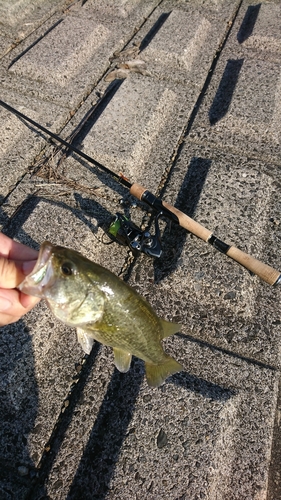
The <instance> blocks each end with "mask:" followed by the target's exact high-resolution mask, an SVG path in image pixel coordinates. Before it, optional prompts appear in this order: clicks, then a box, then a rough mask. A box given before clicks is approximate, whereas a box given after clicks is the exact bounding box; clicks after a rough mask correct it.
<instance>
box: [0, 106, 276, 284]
mask: <svg viewBox="0 0 281 500" xmlns="http://www.w3.org/2000/svg"><path fill="white" fill-rule="evenodd" d="M0 105H1V106H2V107H3V108H5V109H6V110H8V111H9V112H11V113H13V114H14V115H16V116H18V117H19V118H21V119H22V120H24V121H26V122H28V123H30V124H31V125H33V126H34V127H35V128H37V129H39V130H41V131H42V132H44V133H45V134H46V135H48V136H49V137H52V139H54V140H56V141H57V142H59V143H60V144H62V145H63V146H65V147H67V148H68V149H70V150H71V151H73V152H74V153H76V154H77V155H79V156H80V157H82V158H84V159H85V160H86V161H88V162H89V163H91V164H93V165H95V166H96V167H98V168H99V169H101V170H103V171H104V172H106V173H107V174H109V175H111V176H112V177H114V178H115V179H116V180H117V181H118V182H120V183H121V184H122V185H123V186H125V187H126V188H128V189H129V191H130V194H131V195H132V196H134V197H135V198H137V199H138V200H140V201H142V202H144V203H146V204H147V205H149V206H150V207H151V208H153V209H154V210H155V212H156V214H157V215H156V219H155V234H154V235H151V233H150V232H149V231H147V230H145V231H142V230H141V229H140V228H138V226H136V225H135V224H134V223H133V222H132V221H130V220H129V219H127V218H126V217H124V216H123V215H121V214H117V216H116V219H115V221H114V223H113V224H112V225H111V227H110V234H112V235H113V236H115V237H118V236H120V233H121V234H122V235H123V237H124V239H125V240H126V242H127V243H128V245H129V246H130V247H131V249H132V250H138V251H141V252H144V253H146V254H147V255H149V256H151V257H160V256H161V253H162V249H161V239H160V231H159V225H158V220H159V218H160V217H166V218H168V219H170V220H172V221H173V222H175V223H177V224H179V225H180V226H181V227H183V228H184V229H186V230H187V231H189V232H190V233H192V234H194V235H195V236H197V237H198V238H200V239H202V240H203V241H205V242H206V243H209V244H210V245H212V246H213V247H214V248H215V249H216V250H218V251H220V252H221V253H223V254H225V255H227V256H228V257H230V258H231V259H233V260H234V261H236V262H238V263H239V264H241V265H242V266H243V267H245V268H246V269H248V270H249V271H250V272H252V273H253V274H256V275H257V276H259V277H260V278H261V279H262V280H263V281H265V282H266V283H268V284H269V285H277V284H278V285H281V273H280V272H279V271H277V270H276V269H274V268H273V267H271V266H269V265H268V264H265V263H263V262H261V261H259V260H258V259H256V258H255V257H252V256H251V255H249V254H247V253H245V252H243V251H242V250H240V249H239V248H236V247H234V246H232V245H228V244H227V243H225V242H224V241H222V240H220V239H219V238H217V237H216V236H215V235H214V234H213V233H212V231H210V230H209V229H207V228H205V227H204V226H202V225H201V224H199V223H198V222H196V221H195V220H194V219H192V218H191V217H189V216H188V215H186V214H185V213H183V212H181V211H180V210H178V209H177V208H175V207H174V206H172V205H170V204H169V203H166V202H165V201H162V200H161V199H160V198H157V197H156V196H155V195H154V194H153V193H151V192H150V191H148V190H147V189H145V188H144V187H143V186H141V185H140V184H137V183H133V184H132V183H131V182H130V181H129V180H128V179H127V178H126V177H125V176H124V175H123V174H121V173H120V174H119V175H118V174H116V173H115V172H114V171H112V170H110V169H109V168H107V167H105V166H104V165H102V164H101V163H99V162H98V161H96V160H95V159H94V158H91V157H90V156H88V155H87V154H86V153H84V152H83V151H81V150H80V149H78V148H76V147H75V146H73V145H72V144H71V143H70V142H67V141H65V140H64V139H62V138H61V137H60V136H59V135H57V134H54V133H53V132H51V131H50V130H48V129H47V128H46V127H43V126H42V125H40V124H39V123H37V122H36V121H34V120H32V119H31V118H29V117H28V116H26V115H24V114H23V113H21V112H20V111H18V110H16V109H15V108H13V107H12V106H10V105H9V104H6V103H5V102H4V101H2V100H0ZM117 239H118V238H117Z"/></svg>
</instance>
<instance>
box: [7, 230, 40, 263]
mask: <svg viewBox="0 0 281 500" xmlns="http://www.w3.org/2000/svg"><path fill="white" fill-rule="evenodd" d="M0 255H2V256H3V257H7V258H9V259H14V260H33V259H37V256H38V252H37V250H34V249H33V248H29V247H28V246H26V245H23V244H22V243H18V242H17V241H14V240H12V239H11V238H9V237H8V236H6V235H5V234H3V233H0Z"/></svg>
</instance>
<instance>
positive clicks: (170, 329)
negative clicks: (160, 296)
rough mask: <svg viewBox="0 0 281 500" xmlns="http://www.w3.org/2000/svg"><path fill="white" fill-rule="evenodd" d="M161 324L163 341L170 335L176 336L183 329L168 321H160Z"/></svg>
mask: <svg viewBox="0 0 281 500" xmlns="http://www.w3.org/2000/svg"><path fill="white" fill-rule="evenodd" d="M160 323H161V326H162V331H163V336H162V339H165V338H166V337H170V335H174V333H177V332H179V331H180V329H181V325H180V324H179V323H172V322H171V321H166V320H165V319H160Z"/></svg>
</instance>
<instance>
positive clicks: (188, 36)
mask: <svg viewBox="0 0 281 500" xmlns="http://www.w3.org/2000/svg"><path fill="white" fill-rule="evenodd" d="M162 16H164V14H162ZM166 16H167V18H166V19H165V20H163V21H164V22H163V25H162V27H161V29H160V30H159V31H158V32H157V33H156V35H155V36H154V37H153V39H152V41H151V43H150V44H149V45H148V47H147V48H146V49H145V50H144V51H143V53H142V56H143V57H144V60H145V61H147V63H148V66H149V68H150V69H151V71H152V73H153V74H154V75H155V76H156V77H157V78H164V79H172V80H175V81H182V82H186V81H188V80H190V79H192V76H191V75H190V73H191V72H192V69H193V66H194V65H195V66H196V64H198V58H199V59H201V57H202V50H201V49H202V46H203V44H204V42H205V40H206V38H208V39H209V38H210V31H211V23H210V22H209V21H208V19H206V18H204V17H203V16H202V15H200V14H198V13H193V12H191V13H189V12H184V11H180V10H177V9H174V10H173V11H172V12H171V13H169V15H168V14H166ZM167 40H169V42H170V43H169V45H168V44H167ZM210 60H211V58H210V59H209V62H210Z"/></svg>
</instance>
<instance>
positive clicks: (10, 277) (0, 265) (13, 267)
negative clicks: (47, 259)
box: [0, 257, 35, 288]
mask: <svg viewBox="0 0 281 500" xmlns="http://www.w3.org/2000/svg"><path fill="white" fill-rule="evenodd" d="M28 264H30V265H29V266H28V267H27V266H26V263H23V262H16V261H13V260H9V259H6V258H5V257H0V288H16V287H17V286H18V285H19V284H20V283H21V282H22V281H23V280H24V278H25V276H26V274H28V272H30V271H31V269H32V266H34V264H35V261H30V262H28Z"/></svg>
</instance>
